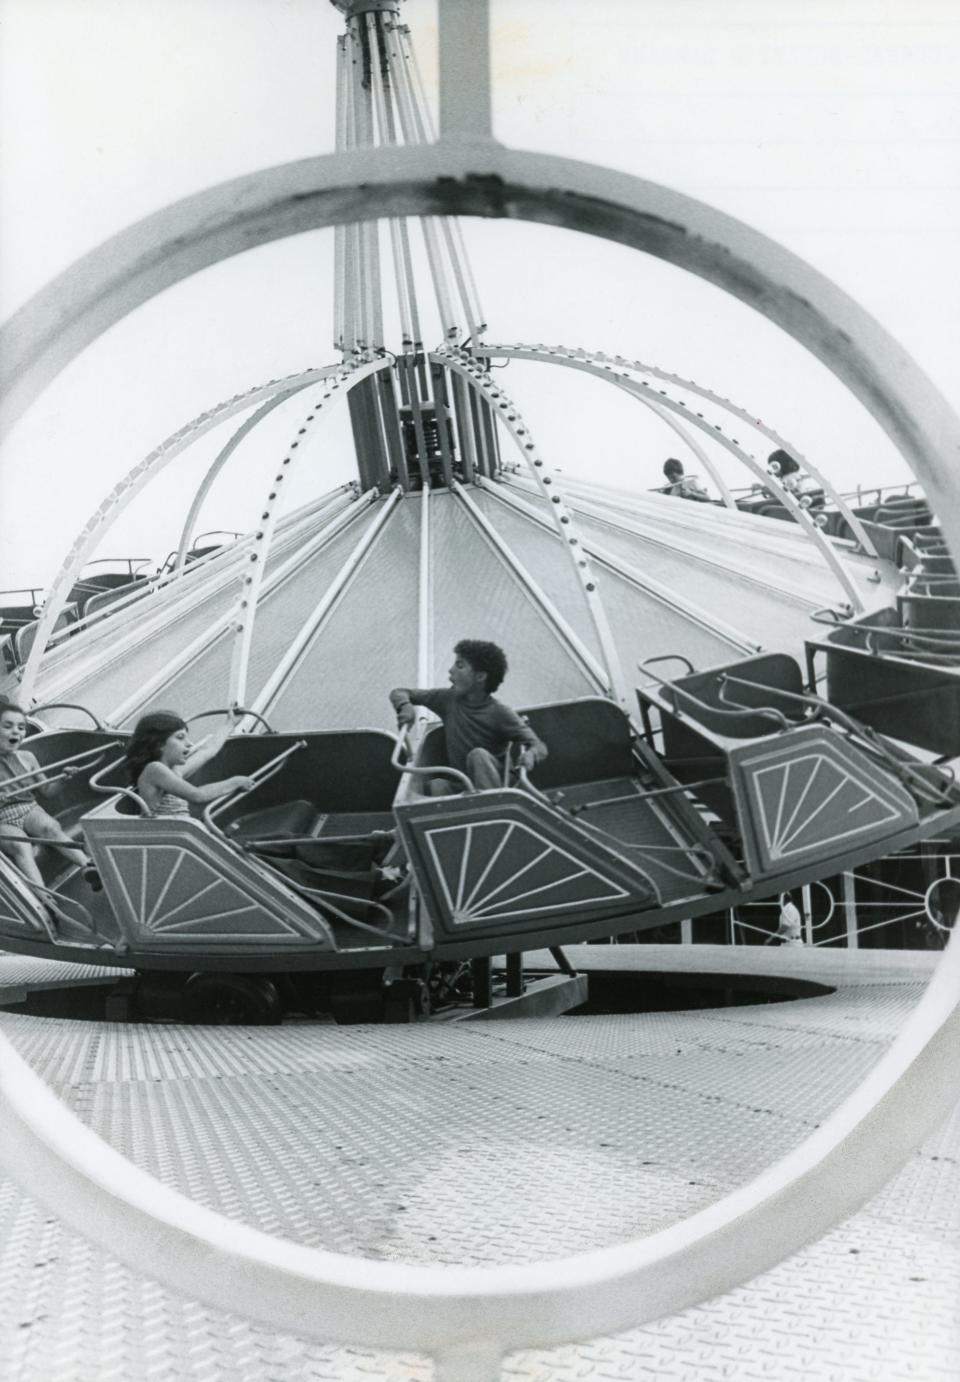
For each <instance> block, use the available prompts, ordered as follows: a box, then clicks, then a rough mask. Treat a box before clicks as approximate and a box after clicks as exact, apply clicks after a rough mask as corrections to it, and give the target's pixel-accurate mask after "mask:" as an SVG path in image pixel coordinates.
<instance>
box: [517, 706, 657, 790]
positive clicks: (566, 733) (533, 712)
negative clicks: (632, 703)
mask: <svg viewBox="0 0 960 1382" xmlns="http://www.w3.org/2000/svg"><path fill="white" fill-rule="evenodd" d="M520 713H521V715H523V717H524V719H526V721H527V723H528V724H529V725H530V728H531V729H532V730H533V732H534V734H536V735H537V737H538V738H539V739H542V740H543V742H544V743H545V744H546V746H547V749H548V757H547V758H546V759H545V760H544V762H542V763H538V764H537V766H536V768H535V769H534V771H533V773H532V774H531V780H532V781H533V782H534V783H535V784H536V785H537V786H538V787H540V788H542V789H544V790H546V789H548V788H552V787H572V786H574V785H575V784H576V783H579V782H602V781H604V780H605V779H607V778H612V777H629V776H630V775H631V773H632V772H633V738H632V733H631V729H630V721H629V720H628V719H627V716H626V715H625V714H624V712H623V711H622V710H621V709H620V707H619V706H618V705H616V704H615V703H614V702H613V701H608V700H606V699H604V698H603V697H602V696H585V697H582V698H581V699H579V700H575V701H554V702H553V703H551V704H549V705H534V706H530V707H529V708H528V709H526V710H522V711H521V712H520Z"/></svg>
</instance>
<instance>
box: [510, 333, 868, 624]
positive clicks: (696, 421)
mask: <svg viewBox="0 0 960 1382" xmlns="http://www.w3.org/2000/svg"><path fill="white" fill-rule="evenodd" d="M499 353H500V354H501V355H506V354H508V353H509V354H510V355H511V357H512V358H514V359H518V360H539V361H541V362H542V363H544V364H556V365H565V366H567V368H569V369H578V370H582V371H584V372H585V373H587V374H592V375H595V376H596V377H597V378H599V379H606V380H608V381H609V382H610V383H611V384H615V385H616V386H617V387H618V388H620V389H623V390H624V391H625V392H626V393H628V394H630V395H631V397H633V398H637V399H641V400H642V399H643V391H644V386H643V384H642V383H638V382H637V381H636V380H635V379H631V378H630V377H629V376H627V375H625V374H618V373H617V372H616V371H614V370H613V368H612V366H610V365H602V366H600V365H594V364H591V363H590V362H589V361H587V360H582V359H580V358H579V357H578V356H577V355H576V354H575V353H572V352H566V353H565V354H561V353H560V352H559V351H553V350H549V349H548V350H546V351H541V350H538V349H536V348H533V349H528V348H526V347H518V348H516V349H512V348H511V349H509V350H508V349H507V348H504V347H501V349H500V352H499ZM651 402H653V403H654V404H656V405H657V407H659V408H665V409H667V410H669V411H670V412H673V413H676V414H678V415H679V416H682V417H684V418H686V420H687V421H688V422H689V423H690V424H691V425H692V426H693V427H696V428H698V429H699V430H700V431H702V432H706V433H707V434H708V435H709V436H711V437H712V438H713V439H714V441H716V442H718V443H719V444H720V445H721V446H722V447H724V449H725V450H727V451H729V452H730V453H731V455H733V456H736V458H737V460H738V461H740V462H741V464H742V465H745V466H746V467H747V469H748V470H749V471H750V473H751V474H752V475H755V476H756V477H757V479H758V480H760V481H762V482H763V484H764V485H765V486H766V488H767V489H770V490H772V491H773V493H774V494H775V495H776V496H777V498H778V499H779V500H780V503H781V504H782V505H783V506H784V508H785V509H787V511H788V512H789V513H791V514H792V515H793V517H794V520H795V522H796V523H798V524H799V525H800V527H801V528H803V529H804V530H805V532H806V534H807V536H808V537H809V538H810V539H811V541H812V542H814V543H815V544H816V546H817V548H818V550H819V552H820V555H821V556H822V557H823V559H824V561H825V562H826V563H827V565H828V566H829V567H830V570H831V571H832V572H833V574H834V575H835V576H836V578H837V580H838V581H839V582H840V585H841V586H842V587H843V590H844V592H845V594H846V596H847V599H848V600H849V601H850V604H851V606H852V607H853V609H854V610H855V612H856V613H858V614H862V613H863V610H864V608H865V606H864V603H863V599H862V597H861V595H860V592H859V590H858V589H857V587H856V585H855V584H854V582H853V581H852V579H851V578H850V576H849V575H848V573H847V572H846V570H845V569H844V566H843V563H842V562H841V561H840V559H839V557H838V556H837V554H836V552H835V550H834V548H833V545H832V543H831V542H830V541H829V540H828V539H827V538H826V537H825V536H824V534H823V533H822V532H821V531H820V529H819V528H818V527H817V525H816V523H814V522H813V520H812V519H811V518H810V516H809V515H808V513H807V511H806V509H805V508H804V507H803V506H802V505H801V504H799V503H798V502H797V499H796V497H795V496H794V495H793V494H792V493H791V491H790V490H788V489H786V488H785V487H784V486H783V485H782V484H781V483H780V480H779V478H778V477H777V476H776V475H774V474H772V472H770V471H769V470H765V469H764V468H763V466H761V465H760V463H759V461H757V460H755V459H754V457H753V456H751V455H750V454H749V452H747V451H744V449H743V447H742V446H740V444H739V442H735V441H734V440H733V438H732V437H728V436H726V434H725V433H724V432H723V431H721V429H720V427H719V425H718V424H711V423H709V422H707V420H706V419H705V418H702V417H700V416H699V415H698V414H696V413H691V412H690V410H689V408H685V407H684V406H683V405H682V404H681V403H678V402H677V401H676V400H675V399H672V398H667V397H666V395H665V394H663V392H662V391H658V396H657V397H656V398H655V399H651Z"/></svg>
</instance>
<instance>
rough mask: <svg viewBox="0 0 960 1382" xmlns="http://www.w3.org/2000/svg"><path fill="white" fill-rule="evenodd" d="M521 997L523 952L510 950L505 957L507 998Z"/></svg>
mask: <svg viewBox="0 0 960 1382" xmlns="http://www.w3.org/2000/svg"><path fill="white" fill-rule="evenodd" d="M522 995H523V951H522V950H511V951H510V952H509V953H508V955H507V997H508V998H520V997H522Z"/></svg>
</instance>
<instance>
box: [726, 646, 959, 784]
mask: <svg viewBox="0 0 960 1382" xmlns="http://www.w3.org/2000/svg"><path fill="white" fill-rule="evenodd" d="M721 676H722V681H723V682H724V683H725V682H728V681H729V682H733V683H734V684H735V685H740V686H747V687H750V688H751V689H752V690H758V691H766V690H768V689H769V688H767V687H765V686H762V685H760V684H759V683H758V682H752V681H746V680H745V679H744V678H743V677H734V676H730V674H729V673H726V672H725V673H722V674H721ZM720 694H721V695H723V687H722V686H721V689H720ZM778 694H779V695H781V696H786V697H787V698H788V699H789V700H793V701H798V702H800V703H802V704H804V705H806V706H808V707H810V708H812V709H814V710H816V711H817V712H818V714H819V715H821V716H822V717H823V718H824V719H827V720H831V721H833V723H834V724H836V725H838V726H839V727H840V728H841V729H844V730H846V732H847V733H848V734H850V735H852V736H854V737H855V738H857V739H860V740H865V741H866V743H867V744H868V745H869V746H870V748H871V749H872V750H873V751H874V753H875V754H876V755H877V756H878V757H879V758H880V759H881V761H883V762H884V763H885V764H886V765H887V766H888V767H889V768H890V770H891V771H892V772H893V774H894V775H895V776H896V777H909V778H911V779H913V780H914V785H913V786H912V787H911V788H910V790H911V791H914V792H915V793H916V794H917V795H918V796H921V797H923V798H924V800H926V801H927V802H929V803H930V804H931V805H934V806H950V805H952V804H953V803H952V802H951V801H950V798H949V797H948V796H946V794H945V790H943V791H938V790H937V788H936V787H934V786H932V784H930V783H929V782H928V781H927V779H926V778H925V777H924V776H923V775H922V773H921V771H920V765H919V764H913V763H908V762H907V761H906V760H905V759H902V758H898V757H896V755H895V754H893V753H892V752H891V750H890V749H889V748H888V747H887V746H886V744H885V743H884V741H883V739H882V738H881V736H880V735H879V734H877V733H876V732H875V731H874V730H872V729H871V728H870V726H869V725H864V724H861V723H860V721H859V720H855V719H854V718H853V716H852V715H847V714H846V712H845V711H843V710H840V709H839V708H838V707H837V706H835V705H831V704H830V702H829V701H825V700H823V698H822V697H820V696H812V695H809V694H803V695H801V694H799V693H798V692H795V691H780V692H779V693H778ZM927 766H929V767H932V768H935V770H936V771H937V772H938V773H941V774H942V775H943V776H944V777H945V778H946V780H947V781H946V785H947V786H948V787H952V786H953V785H954V783H955V780H956V775H955V773H954V770H953V769H952V768H951V767H950V766H949V765H948V764H945V763H941V764H936V765H934V764H929V765H927Z"/></svg>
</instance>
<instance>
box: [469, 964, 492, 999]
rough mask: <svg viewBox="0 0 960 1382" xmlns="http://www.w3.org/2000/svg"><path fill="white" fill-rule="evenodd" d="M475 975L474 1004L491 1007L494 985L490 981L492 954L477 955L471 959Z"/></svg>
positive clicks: (472, 972) (471, 966) (472, 971)
mask: <svg viewBox="0 0 960 1382" xmlns="http://www.w3.org/2000/svg"><path fill="white" fill-rule="evenodd" d="M470 972H471V974H472V975H473V1006H474V1007H475V1008H489V1007H492V1005H493V986H492V984H491V982H490V956H489V955H476V956H475V957H474V958H473V959H472V960H471V961H470Z"/></svg>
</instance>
